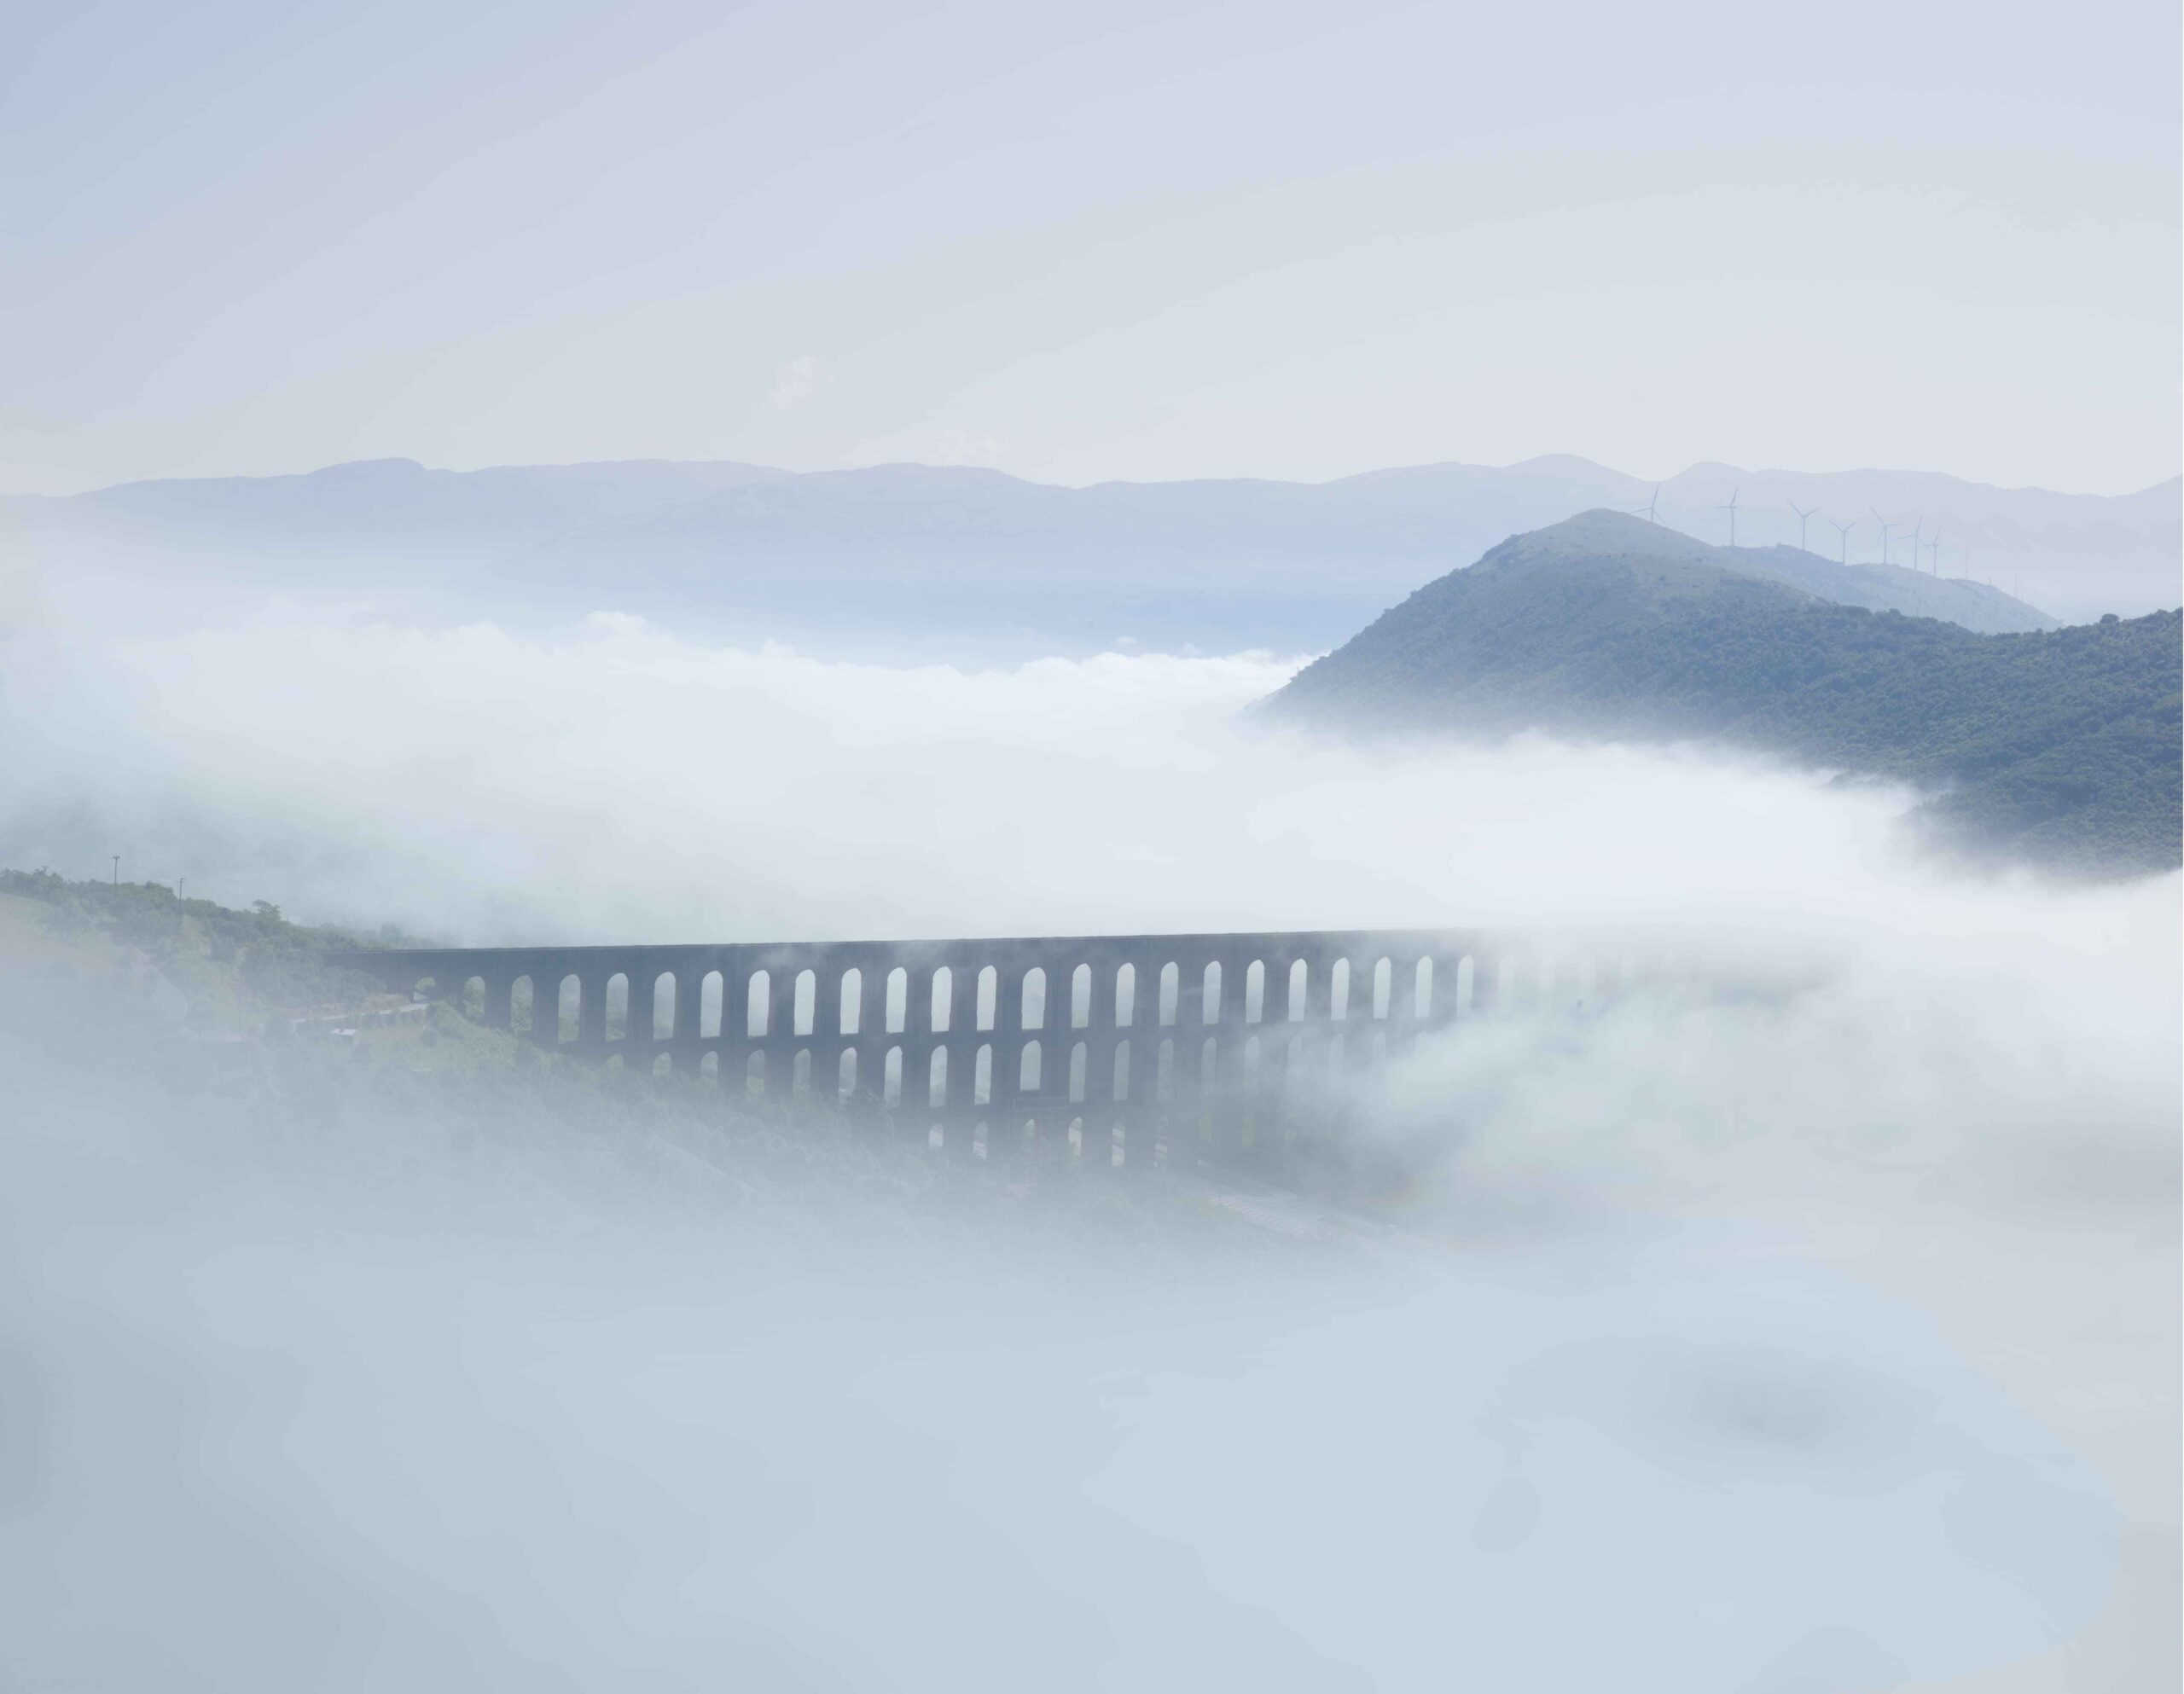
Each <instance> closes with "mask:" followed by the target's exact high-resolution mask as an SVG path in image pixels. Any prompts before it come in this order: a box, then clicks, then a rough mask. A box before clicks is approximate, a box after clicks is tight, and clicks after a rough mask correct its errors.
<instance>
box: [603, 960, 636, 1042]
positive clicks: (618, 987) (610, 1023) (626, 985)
mask: <svg viewBox="0 0 2184 1694" xmlns="http://www.w3.org/2000/svg"><path fill="white" fill-rule="evenodd" d="M606 995H607V1018H606V1023H605V1024H604V1026H603V1028H604V1032H605V1035H606V1037H607V1040H608V1041H620V1040H623V1039H624V1038H625V1037H627V1036H633V1035H635V1034H636V1028H635V1020H634V1019H633V1018H631V1017H630V999H631V997H632V996H631V995H630V973H629V972H627V971H617V972H614V974H613V976H611V977H609V978H607V988H606Z"/></svg>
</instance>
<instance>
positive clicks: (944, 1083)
mask: <svg viewBox="0 0 2184 1694" xmlns="http://www.w3.org/2000/svg"><path fill="white" fill-rule="evenodd" d="M925 1103H926V1105H929V1106H931V1107H932V1109H933V1110H934V1111H939V1110H940V1108H941V1107H943V1106H944V1105H947V1104H948V1049H947V1048H946V1047H935V1048H933V1050H932V1063H931V1064H930V1065H927V1066H926V1078H925Z"/></svg>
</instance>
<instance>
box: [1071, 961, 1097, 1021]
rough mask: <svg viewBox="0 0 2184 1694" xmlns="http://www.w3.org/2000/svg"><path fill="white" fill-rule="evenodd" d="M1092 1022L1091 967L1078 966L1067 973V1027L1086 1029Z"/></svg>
mask: <svg viewBox="0 0 2184 1694" xmlns="http://www.w3.org/2000/svg"><path fill="white" fill-rule="evenodd" d="M1091 1022H1092V967H1091V966H1089V965H1079V966H1077V968H1076V969H1075V970H1074V971H1072V972H1070V973H1069V1027H1070V1028H1071V1029H1072V1030H1082V1029H1085V1028H1088V1027H1089V1025H1090V1024H1091Z"/></svg>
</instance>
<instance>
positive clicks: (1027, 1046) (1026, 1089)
mask: <svg viewBox="0 0 2184 1694" xmlns="http://www.w3.org/2000/svg"><path fill="white" fill-rule="evenodd" d="M1016 1092H1017V1093H1018V1094H1037V1093H1038V1092H1039V1044H1038V1042H1037V1041H1026V1042H1025V1043H1024V1051H1023V1052H1022V1053H1019V1055H1018V1056H1017V1060H1016Z"/></svg>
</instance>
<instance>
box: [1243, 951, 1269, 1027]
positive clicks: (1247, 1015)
mask: <svg viewBox="0 0 2184 1694" xmlns="http://www.w3.org/2000/svg"><path fill="white" fill-rule="evenodd" d="M1265 1015H1266V961H1265V960H1263V959H1254V960H1252V962H1251V963H1250V964H1248V965H1246V966H1245V967H1244V1021H1245V1022H1246V1024H1256V1023H1258V1021H1259V1019H1260V1018H1263V1017H1264V1016H1265Z"/></svg>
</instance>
